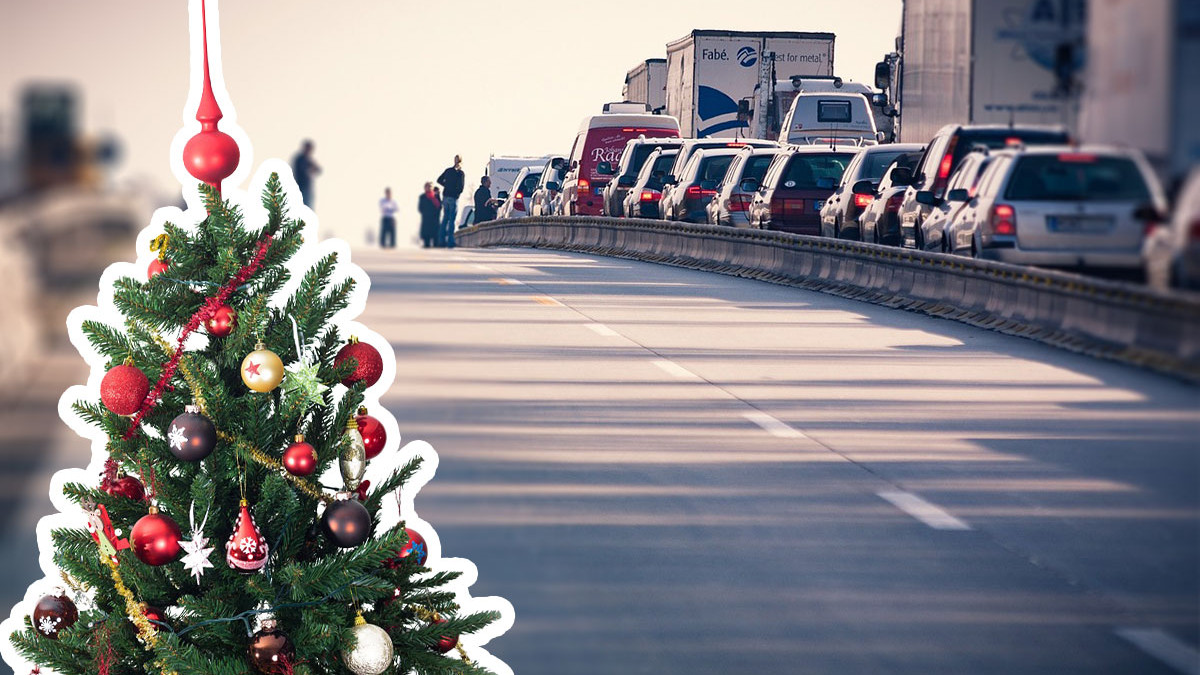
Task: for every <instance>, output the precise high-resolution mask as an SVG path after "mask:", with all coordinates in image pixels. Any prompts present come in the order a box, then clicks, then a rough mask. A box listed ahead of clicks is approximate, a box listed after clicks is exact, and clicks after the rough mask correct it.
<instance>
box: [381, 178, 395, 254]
mask: <svg viewBox="0 0 1200 675" xmlns="http://www.w3.org/2000/svg"><path fill="white" fill-rule="evenodd" d="M398 210H400V205H399V204H397V203H396V200H395V199H392V188H384V189H383V199H380V200H379V216H380V217H379V248H396V211H398Z"/></svg>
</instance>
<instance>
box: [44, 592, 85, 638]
mask: <svg viewBox="0 0 1200 675" xmlns="http://www.w3.org/2000/svg"><path fill="white" fill-rule="evenodd" d="M78 620H79V610H78V609H76V608H75V603H74V602H72V601H71V599H70V598H68V597H67V595H66V593H59V594H58V595H47V596H45V597H43V598H42V599H41V600H38V603H37V606H35V607H34V608H33V628H34V630H36V631H37V632H39V633H41V634H42V635H44V636H46V637H48V638H50V639H51V640H57V639H58V634H59V633H60V632H62V631H64V630H66V629H68V628H70V627H71V626H73V625H75V622H76V621H78Z"/></svg>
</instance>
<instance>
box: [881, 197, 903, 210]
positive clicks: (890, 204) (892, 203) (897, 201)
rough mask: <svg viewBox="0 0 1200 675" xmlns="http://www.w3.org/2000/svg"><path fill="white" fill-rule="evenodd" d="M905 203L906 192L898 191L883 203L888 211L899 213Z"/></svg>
mask: <svg viewBox="0 0 1200 675" xmlns="http://www.w3.org/2000/svg"><path fill="white" fill-rule="evenodd" d="M903 205H904V193H903V192H898V193H896V194H894V195H892V196H891V197H888V200H887V202H886V203H885V204H884V205H883V208H884V210H885V211H887V212H888V213H899V212H900V207H901V206H903Z"/></svg>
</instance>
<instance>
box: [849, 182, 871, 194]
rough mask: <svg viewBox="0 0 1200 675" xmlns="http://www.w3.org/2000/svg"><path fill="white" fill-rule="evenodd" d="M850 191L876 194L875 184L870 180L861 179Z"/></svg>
mask: <svg viewBox="0 0 1200 675" xmlns="http://www.w3.org/2000/svg"><path fill="white" fill-rule="evenodd" d="M850 191H851V192H853V193H854V194H856V195H871V196H872V197H874V196H875V184H874V183H872V182H871V181H869V180H860V181H858V182H857V183H855V184H854V185H852V186H851V187H850Z"/></svg>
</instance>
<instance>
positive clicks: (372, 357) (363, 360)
mask: <svg viewBox="0 0 1200 675" xmlns="http://www.w3.org/2000/svg"><path fill="white" fill-rule="evenodd" d="M347 359H354V360H355V362H356V364H357V365H355V367H354V372H352V373H350V374H349V375H348V376H346V379H344V380H342V384H344V385H346V386H347V387H349V386H350V385H352V384H354V383H355V382H366V383H367V386H368V387H370V386H372V385H374V384H375V383H376V382H378V381H379V376H380V375H382V374H383V357H382V356H380V355H379V350H378V349H375V348H374V347H372V346H371V345H369V344H367V343H365V342H359V341H358V338H356V337H352V338H350V344H348V345H346V346H345V347H342V349H341V350H340V351H339V352H338V353H337V356H335V357H334V358H333V365H334V366H335V367H337V366H341V365H342V364H343V363H345V362H346V360H347Z"/></svg>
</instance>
